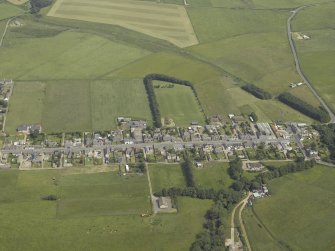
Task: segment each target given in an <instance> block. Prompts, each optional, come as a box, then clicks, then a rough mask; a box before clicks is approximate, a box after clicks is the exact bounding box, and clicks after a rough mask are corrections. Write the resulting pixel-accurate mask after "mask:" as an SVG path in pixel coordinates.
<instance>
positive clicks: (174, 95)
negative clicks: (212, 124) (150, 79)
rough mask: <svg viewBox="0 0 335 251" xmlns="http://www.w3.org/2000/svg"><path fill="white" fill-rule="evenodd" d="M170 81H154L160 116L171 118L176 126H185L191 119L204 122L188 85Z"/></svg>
mask: <svg viewBox="0 0 335 251" xmlns="http://www.w3.org/2000/svg"><path fill="white" fill-rule="evenodd" d="M169 84H170V83H165V82H160V81H154V83H153V85H154V86H160V88H155V94H156V98H157V102H158V105H159V110H160V113H161V116H162V118H171V119H173V121H174V123H175V124H176V126H181V127H187V126H188V125H190V123H191V122H192V121H197V122H199V124H205V116H204V114H203V113H202V111H201V107H200V105H199V103H198V101H197V99H196V97H195V95H194V93H193V91H192V89H191V88H190V87H188V86H182V85H173V88H167V86H168V85H169Z"/></svg>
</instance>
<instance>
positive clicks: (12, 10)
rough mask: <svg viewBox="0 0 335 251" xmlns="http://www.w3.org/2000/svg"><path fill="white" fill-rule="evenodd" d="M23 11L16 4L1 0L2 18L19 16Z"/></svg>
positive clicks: (0, 10)
mask: <svg viewBox="0 0 335 251" xmlns="http://www.w3.org/2000/svg"><path fill="white" fill-rule="evenodd" d="M22 13H23V11H22V10H21V9H20V8H17V7H15V6H14V5H11V4H8V3H7V2H6V1H2V0H1V1H0V20H3V19H7V18H10V17H14V16H18V15H20V14H22ZM1 36H2V34H1Z"/></svg>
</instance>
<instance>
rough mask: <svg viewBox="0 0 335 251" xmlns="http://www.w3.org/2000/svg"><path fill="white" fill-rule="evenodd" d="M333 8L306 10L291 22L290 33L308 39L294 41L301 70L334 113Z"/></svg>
mask: <svg viewBox="0 0 335 251" xmlns="http://www.w3.org/2000/svg"><path fill="white" fill-rule="evenodd" d="M334 11H335V4H334V3H329V4H324V5H320V6H315V7H310V8H307V9H305V10H303V11H302V12H301V13H299V14H298V15H297V16H296V18H295V19H294V22H293V29H294V31H297V32H301V33H303V34H306V35H308V36H309V37H310V38H311V39H310V40H296V41H295V43H296V46H297V50H298V55H299V58H300V60H301V66H302V68H303V71H304V72H305V74H306V75H307V77H308V78H309V79H310V80H311V82H312V84H313V86H314V87H315V89H316V90H317V91H318V93H319V94H320V95H321V96H322V97H323V98H324V100H325V101H326V102H327V104H328V105H329V106H330V108H331V109H332V110H333V111H334V110H335V102H334V100H335V87H334V86H335V80H334V79H335V73H334V70H333V67H332V65H333V64H334V58H335V49H334V42H335V32H334V27H335V22H334V19H333V13H334Z"/></svg>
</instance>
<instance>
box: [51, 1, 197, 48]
mask: <svg viewBox="0 0 335 251" xmlns="http://www.w3.org/2000/svg"><path fill="white" fill-rule="evenodd" d="M48 16H52V17H59V18H66V19H76V20H83V21H90V22H96V23H104V24H113V25H120V26H121V27H125V28H127V29H131V30H134V31H137V32H142V33H144V34H147V35H150V36H153V37H157V38H160V39H164V40H167V41H169V42H171V43H173V44H175V45H177V46H180V47H187V46H190V45H194V44H197V43H198V40H197V37H196V35H195V34H194V31H193V27H192V24H191V22H190V20H189V18H188V15H187V13H186V10H185V8H184V7H183V6H178V5H172V4H169V5H168V4H164V3H160V4H157V3H155V2H154V3H150V2H146V1H132V0H127V1H118V0H109V1H102V0H99V1H94V3H92V2H91V1H87V0H58V1H57V2H55V4H54V5H53V7H52V8H51V9H50V11H49V13H48Z"/></svg>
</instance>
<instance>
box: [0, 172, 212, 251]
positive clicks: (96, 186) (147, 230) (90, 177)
mask: <svg viewBox="0 0 335 251" xmlns="http://www.w3.org/2000/svg"><path fill="white" fill-rule="evenodd" d="M53 178H56V184H57V185H55V184H54V181H53ZM0 187H1V189H0V195H1V196H0V211H1V214H0V242H1V245H2V246H1V248H2V249H3V250H9V251H10V250H15V251H23V250H24V251H29V250H64V249H65V250H84V251H85V250H102V251H104V250H129V251H130V250H140V251H144V250H149V251H151V250H152V251H154V250H157V249H158V248H159V249H160V250H172V249H173V248H174V247H176V246H178V248H180V249H182V250H187V249H188V248H189V246H190V244H191V243H192V242H193V240H194V239H195V235H196V234H197V233H198V232H200V230H201V229H202V224H203V216H204V214H205V212H206V210H208V208H209V207H210V206H211V203H212V202H211V201H206V200H196V199H190V198H180V199H179V207H180V210H179V212H178V213H177V214H173V215H172V214H169V215H157V216H155V217H150V218H141V217H140V215H139V213H142V212H143V211H144V210H150V207H151V206H150V202H149V197H148V196H149V193H148V190H149V189H148V184H147V180H146V177H145V176H135V177H119V176H118V175H117V173H116V172H105V173H91V174H89V173H86V174H71V171H70V172H68V171H67V170H62V171H60V170H44V171H18V170H9V171H1V172H0ZM48 194H58V196H60V200H58V201H43V200H41V196H45V195H48ZM125 198H126V200H125ZM120 209H122V212H121V210H120ZM18 226H20V227H18ZM32 230H33V231H32ZM18 239H20V241H19V242H18V241H17V240H18ZM129 240H131V241H129ZM46 243H47V245H46ZM162 243H164V245H162Z"/></svg>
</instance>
